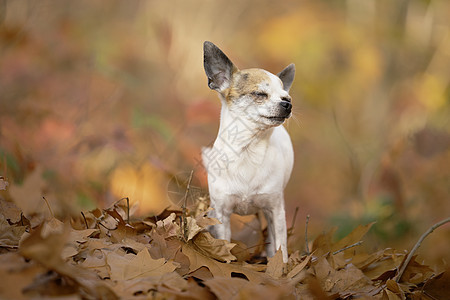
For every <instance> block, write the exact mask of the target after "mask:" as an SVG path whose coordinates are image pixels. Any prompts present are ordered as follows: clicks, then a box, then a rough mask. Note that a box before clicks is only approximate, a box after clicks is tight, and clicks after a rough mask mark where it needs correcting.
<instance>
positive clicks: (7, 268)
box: [0, 252, 46, 300]
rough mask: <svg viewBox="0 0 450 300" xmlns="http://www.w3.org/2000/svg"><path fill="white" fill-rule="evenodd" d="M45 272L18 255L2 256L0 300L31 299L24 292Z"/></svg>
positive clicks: (6, 254)
mask: <svg viewBox="0 0 450 300" xmlns="http://www.w3.org/2000/svg"><path fill="white" fill-rule="evenodd" d="M45 271H46V270H45V269H44V268H43V267H42V266H40V265H39V264H37V263H35V262H26V261H25V259H24V258H23V257H22V256H20V255H19V254H18V253H13V252H10V253H4V254H2V255H0V278H1V284H0V299H15V300H16V299H17V300H21V299H29V297H26V296H25V295H24V293H23V290H24V289H25V288H26V287H27V286H29V285H30V284H31V283H32V282H33V280H34V279H35V278H36V276H38V275H39V274H41V273H43V272H45Z"/></svg>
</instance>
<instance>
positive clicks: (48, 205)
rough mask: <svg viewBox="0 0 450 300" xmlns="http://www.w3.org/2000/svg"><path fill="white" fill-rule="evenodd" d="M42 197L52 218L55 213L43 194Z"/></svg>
mask: <svg viewBox="0 0 450 300" xmlns="http://www.w3.org/2000/svg"><path fill="white" fill-rule="evenodd" d="M42 199H44V201H45V203H46V204H47V207H48V210H49V211H50V214H51V215H52V218H54V217H55V215H54V214H53V211H52V208H51V207H50V204H49V203H48V201H47V199H45V197H44V196H42Z"/></svg>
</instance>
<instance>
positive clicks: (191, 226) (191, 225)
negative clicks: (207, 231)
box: [186, 217, 204, 241]
mask: <svg viewBox="0 0 450 300" xmlns="http://www.w3.org/2000/svg"><path fill="white" fill-rule="evenodd" d="M186 225H187V226H186V235H187V237H186V238H187V240H186V241H190V240H192V239H193V238H194V236H196V235H197V234H198V233H199V232H200V231H202V230H203V229H204V227H200V226H198V225H197V221H196V220H195V219H194V218H192V217H187V218H186Z"/></svg>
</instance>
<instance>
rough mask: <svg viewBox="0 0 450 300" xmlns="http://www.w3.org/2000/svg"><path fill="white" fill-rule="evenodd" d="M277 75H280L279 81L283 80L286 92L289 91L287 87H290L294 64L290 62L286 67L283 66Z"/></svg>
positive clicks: (293, 75) (293, 74) (292, 79)
mask: <svg viewBox="0 0 450 300" xmlns="http://www.w3.org/2000/svg"><path fill="white" fill-rule="evenodd" d="M277 76H278V77H280V79H281V82H283V88H284V90H285V91H286V92H289V89H290V88H291V85H292V82H293V81H294V77H295V65H294V64H290V65H289V66H287V67H286V68H284V70H283V71H281V72H280V73H278V74H277Z"/></svg>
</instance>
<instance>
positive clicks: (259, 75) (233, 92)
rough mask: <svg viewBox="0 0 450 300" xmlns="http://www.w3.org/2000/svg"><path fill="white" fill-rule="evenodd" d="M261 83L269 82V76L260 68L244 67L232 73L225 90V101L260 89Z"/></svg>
mask: <svg viewBox="0 0 450 300" xmlns="http://www.w3.org/2000/svg"><path fill="white" fill-rule="evenodd" d="M261 84H267V85H269V84H270V77H269V75H268V74H267V73H266V71H264V70H261V69H246V70H242V71H238V72H235V73H234V74H233V77H232V80H231V85H230V87H229V88H228V89H227V91H225V98H226V100H227V102H231V101H233V100H234V99H237V98H239V97H241V96H243V95H247V94H250V93H252V92H255V91H258V90H260V87H261Z"/></svg>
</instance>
